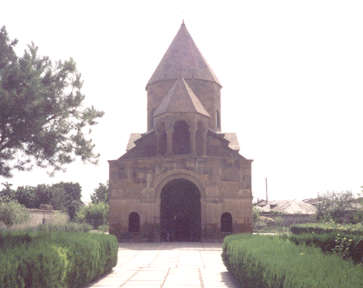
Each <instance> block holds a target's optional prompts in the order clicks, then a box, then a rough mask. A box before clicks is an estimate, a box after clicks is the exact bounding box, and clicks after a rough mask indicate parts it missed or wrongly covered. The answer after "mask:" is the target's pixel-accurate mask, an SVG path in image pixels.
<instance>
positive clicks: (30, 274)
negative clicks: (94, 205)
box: [0, 232, 118, 288]
mask: <svg viewBox="0 0 363 288" xmlns="http://www.w3.org/2000/svg"><path fill="white" fill-rule="evenodd" d="M1 239H3V241H2V247H1V246H0V247H1V250H0V287H47V288H51V287H66V288H67V287H69V288H70V287H82V286H85V284H87V283H89V282H91V281H93V280H95V279H96V278H98V277H100V276H102V275H104V274H106V273H108V272H110V271H111V270H112V267H114V266H115V265H116V263H117V250H118V242H117V240H116V238H115V237H114V236H111V235H105V234H98V233H79V232H52V233H49V232H28V233H26V232H23V234H22V233H21V232H17V233H6V234H5V235H4V234H3V235H1ZM4 240H6V242H5V241H4Z"/></svg>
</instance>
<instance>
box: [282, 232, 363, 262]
mask: <svg viewBox="0 0 363 288" xmlns="http://www.w3.org/2000/svg"><path fill="white" fill-rule="evenodd" d="M283 237H285V236H283ZM287 238H288V239H289V240H291V241H292V242H293V243H295V244H296V245H308V246H315V247H318V248H320V249H321V250H323V251H324V252H333V253H337V254H338V255H340V256H342V257H343V258H345V259H352V260H353V261H354V262H355V263H363V236H361V235H352V234H342V233H325V234H315V233H304V234H291V235H289V236H287Z"/></svg>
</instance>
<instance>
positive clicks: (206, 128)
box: [109, 23, 252, 241]
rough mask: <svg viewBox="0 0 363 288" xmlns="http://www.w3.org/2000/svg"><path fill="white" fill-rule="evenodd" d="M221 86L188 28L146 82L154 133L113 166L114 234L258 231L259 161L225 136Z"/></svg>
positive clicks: (132, 143) (192, 235) (135, 139)
mask: <svg viewBox="0 0 363 288" xmlns="http://www.w3.org/2000/svg"><path fill="white" fill-rule="evenodd" d="M221 88H222V86H221V84H220V82H219V81H218V79H217V77H216V75H215V74H214V73H213V71H212V69H211V68H210V67H209V66H208V64H207V62H206V61H205V59H204V58H203V56H202V54H201V53H200V51H199V50H198V48H197V46H196V45H195V43H194V41H193V39H192V37H191V36H190V34H189V32H188V30H187V28H186V26H185V24H184V23H183V24H182V25H181V27H180V29H179V31H178V33H177V34H176V36H175V38H174V40H173V41H172V43H171V45H170V46H169V48H168V50H167V51H166V53H165V55H164V57H163V58H162V60H161V62H160V63H159V65H158V67H157V68H156V70H155V72H154V74H153V75H152V76H151V78H150V80H149V82H148V83H147V85H146V92H147V131H146V132H145V133H135V134H131V135H130V139H129V143H128V145H127V151H126V153H125V154H123V155H122V156H121V157H120V158H119V159H117V160H112V161H109V165H110V170H109V177H110V213H109V223H110V233H112V234H115V235H117V236H118V237H119V238H120V239H122V238H125V237H128V238H129V239H134V240H135V241H136V240H145V239H146V240H153V241H202V240H208V239H218V238H222V237H223V236H224V235H226V234H229V233H239V232H251V231H252V192H251V163H252V160H248V159H246V158H244V157H243V156H241V155H240V154H239V144H238V140H237V135H236V134H235V133H224V132H221ZM135 112H137V111H135Z"/></svg>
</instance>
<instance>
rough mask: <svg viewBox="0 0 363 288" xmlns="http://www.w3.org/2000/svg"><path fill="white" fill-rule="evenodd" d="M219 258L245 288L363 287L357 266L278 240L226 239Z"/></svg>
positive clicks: (266, 238) (249, 237) (236, 237)
mask: <svg viewBox="0 0 363 288" xmlns="http://www.w3.org/2000/svg"><path fill="white" fill-rule="evenodd" d="M222 257H223V261H224V263H225V264H226V266H227V268H228V270H229V271H230V272H231V273H232V274H233V276H234V277H235V278H236V279H237V280H238V282H239V283H240V285H241V287H244V288H257V287H258V288H275V287H276V288H281V287H284V288H297V287H299V288H325V287H329V288H330V287H350V288H358V287H362V285H363V273H362V268H361V267H360V266H358V265H354V264H353V263H351V262H348V261H344V260H342V259H341V258H340V257H338V256H336V255H327V254H323V253H322V252H321V250H320V249H318V248H314V247H306V246H297V245H294V244H293V243H291V242H290V241H288V240H284V239H281V238H279V237H272V236H261V235H241V234H240V235H232V236H228V237H226V238H225V240H224V244H223V254H222Z"/></svg>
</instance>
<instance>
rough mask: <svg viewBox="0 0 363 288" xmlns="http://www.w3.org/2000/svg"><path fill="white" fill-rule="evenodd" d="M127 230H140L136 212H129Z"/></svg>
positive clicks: (138, 216) (138, 217)
mask: <svg viewBox="0 0 363 288" xmlns="http://www.w3.org/2000/svg"><path fill="white" fill-rule="evenodd" d="M128 231H129V232H140V215H139V213H137V212H131V213H130V214H129V221H128Z"/></svg>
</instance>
